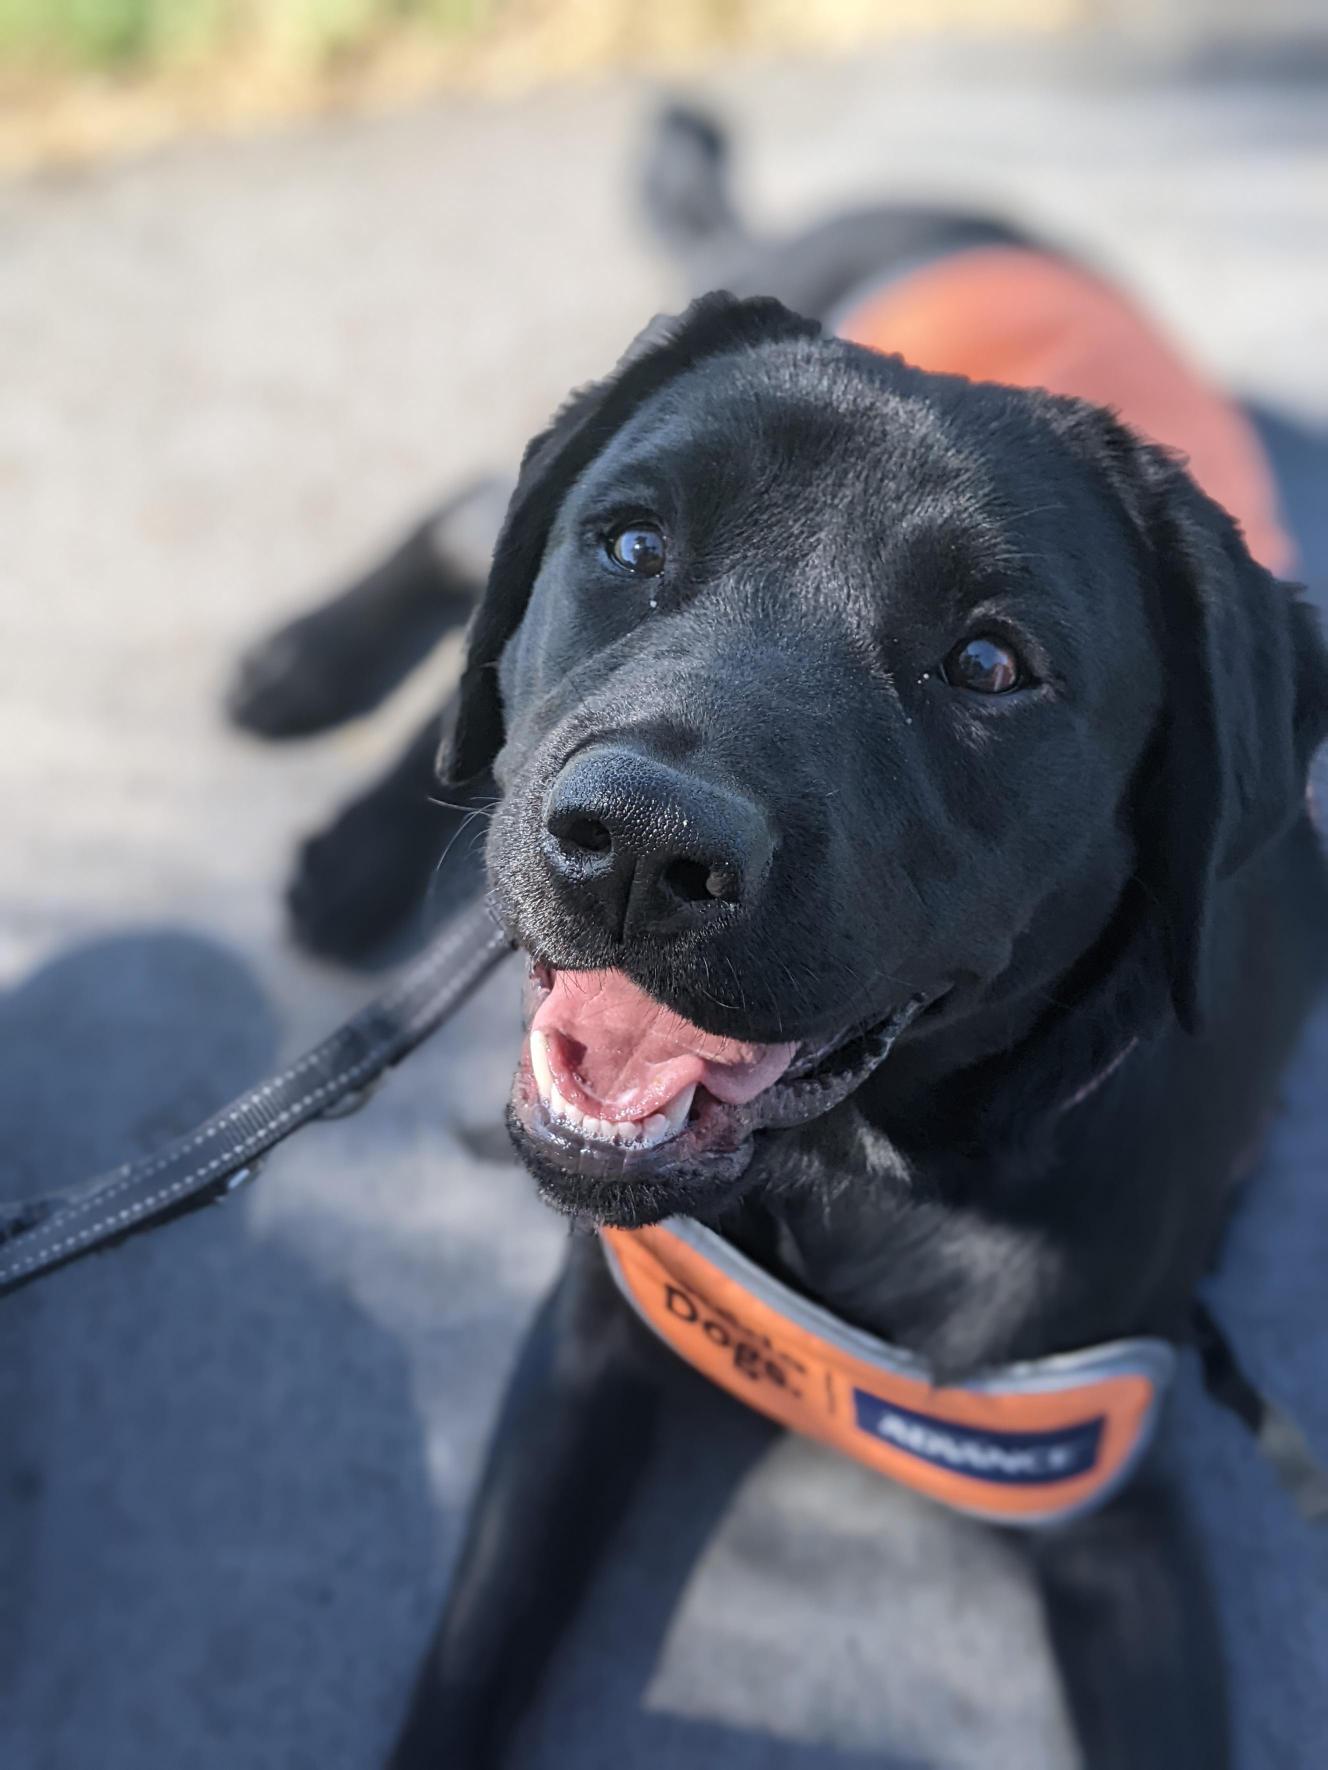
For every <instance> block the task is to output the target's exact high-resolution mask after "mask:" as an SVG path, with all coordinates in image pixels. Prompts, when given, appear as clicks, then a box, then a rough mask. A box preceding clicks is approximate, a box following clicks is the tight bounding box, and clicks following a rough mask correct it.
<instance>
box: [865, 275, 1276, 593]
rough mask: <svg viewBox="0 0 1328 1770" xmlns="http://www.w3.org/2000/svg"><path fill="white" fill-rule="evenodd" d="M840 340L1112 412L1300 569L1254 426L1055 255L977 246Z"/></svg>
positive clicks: (1271, 553) (1258, 547) (869, 297)
mask: <svg viewBox="0 0 1328 1770" xmlns="http://www.w3.org/2000/svg"><path fill="white" fill-rule="evenodd" d="M834 329H835V330H836V331H837V332H838V333H839V334H840V336H841V337H843V338H847V339H849V340H850V341H851V342H853V343H855V344H863V345H866V346H867V347H868V349H871V350H880V351H888V352H891V353H896V354H898V355H900V356H902V357H904V358H905V359H906V360H907V361H908V362H910V363H915V364H916V365H917V366H918V367H919V368H920V369H930V370H932V371H934V372H936V373H939V374H944V375H965V376H967V377H968V378H969V380H971V381H1001V382H1004V383H1006V385H1008V386H1015V387H1045V388H1047V389H1048V391H1050V392H1051V393H1061V394H1070V395H1072V396H1073V397H1075V398H1076V399H1084V400H1091V401H1092V402H1093V403H1094V404H1095V405H1099V406H1109V407H1111V409H1112V410H1113V411H1115V412H1116V413H1118V414H1119V416H1120V417H1121V418H1122V419H1124V421H1125V423H1126V424H1128V425H1130V426H1131V428H1133V429H1135V430H1138V431H1139V432H1140V433H1141V434H1142V435H1144V436H1146V437H1150V438H1151V439H1152V440H1153V441H1154V442H1159V443H1165V444H1166V445H1167V446H1168V447H1169V448H1173V449H1179V450H1180V451H1181V452H1182V453H1183V454H1184V455H1185V456H1186V457H1187V459H1188V461H1189V466H1190V471H1191V472H1192V473H1193V475H1194V477H1195V479H1196V480H1197V481H1198V482H1199V484H1200V485H1201V486H1202V487H1203V489H1204V491H1206V492H1207V493H1208V495H1209V497H1210V498H1214V499H1216V501H1217V502H1218V503H1219V504H1221V505H1222V506H1223V507H1224V509H1226V510H1227V511H1229V512H1230V514H1231V515H1232V516H1234V517H1235V518H1236V520H1237V521H1238V522H1239V523H1240V525H1241V527H1242V529H1243V530H1244V531H1245V539H1246V542H1247V543H1248V545H1249V549H1250V551H1251V553H1253V555H1254V557H1255V558H1256V559H1257V560H1259V561H1260V562H1261V564H1263V565H1265V566H1267V567H1268V569H1269V571H1272V572H1277V573H1280V574H1285V573H1286V572H1288V571H1290V570H1293V569H1294V566H1295V548H1294V546H1293V545H1292V542H1291V540H1290V538H1289V536H1288V534H1287V531H1286V528H1285V526H1284V525H1283V522H1282V519H1281V516H1280V514H1279V511H1278V507H1277V493H1276V490H1275V487H1274V483H1273V475H1272V470H1271V468H1270V467H1269V464H1268V461H1267V459H1266V457H1265V455H1264V451H1263V447H1262V444H1261V443H1260V441H1259V438H1258V435H1257V434H1256V432H1255V430H1254V427H1253V425H1252V424H1251V423H1250V422H1249V420H1248V419H1247V418H1246V417H1245V415H1244V413H1243V412H1241V411H1240V410H1239V408H1238V407H1237V406H1236V405H1235V404H1233V402H1232V401H1231V400H1229V399H1226V398H1224V397H1223V395H1222V394H1220V393H1219V392H1218V391H1217V390H1216V388H1214V387H1213V386H1211V385H1210V384H1209V382H1208V381H1207V380H1206V379H1205V377H1204V376H1203V375H1202V374H1201V373H1200V372H1199V370H1198V369H1197V368H1196V367H1195V366H1194V365H1193V364H1192V363H1190V362H1188V361H1187V360H1186V359H1185V357H1184V356H1183V355H1182V354H1181V352H1180V351H1179V350H1178V349H1177V348H1176V346H1175V345H1174V344H1173V343H1172V342H1171V341H1170V340H1169V339H1168V338H1166V337H1165V336H1164V335H1163V334H1162V333H1161V332H1160V331H1159V329H1158V328H1157V327H1156V326H1155V325H1153V324H1152V322H1151V321H1150V320H1149V319H1148V318H1147V317H1146V316H1145V315H1144V314H1143V313H1142V312H1141V311H1140V310H1139V309H1138V308H1137V307H1135V306H1134V304H1133V303H1132V302H1131V301H1129V300H1128V299H1127V298H1126V296H1124V295H1123V294H1122V293H1121V291H1120V290H1119V289H1116V288H1113V287H1112V285H1111V284H1110V283H1108V282H1106V281H1104V280H1103V279H1102V278H1101V277H1098V276H1095V275H1093V273H1092V272H1090V271H1087V270H1084V269H1082V268H1081V267H1079V266H1077V265H1073V264H1069V263H1067V262H1065V261H1064V260H1062V259H1060V258H1056V257H1053V256H1052V255H1051V254H1050V253H1047V252H1037V251H1033V250H1031V249H1029V248H1028V247H1021V246H974V247H971V248H969V249H967V250H965V251H960V252H955V253H952V254H950V255H949V256H947V257H943V258H938V259H936V260H934V261H932V262H930V263H927V264H923V265H920V266H918V267H917V268H916V269H914V270H909V271H905V272H904V273H903V274H902V275H900V276H898V277H896V278H894V279H892V280H891V281H889V282H887V283H885V284H884V285H882V286H881V287H880V288H878V289H876V290H874V291H870V292H864V293H863V294H862V295H861V296H859V297H856V298H853V299H851V300H850V301H849V302H848V303H847V304H846V306H845V308H844V309H843V311H842V312H841V313H840V314H839V315H838V316H837V318H836V323H835V328H834Z"/></svg>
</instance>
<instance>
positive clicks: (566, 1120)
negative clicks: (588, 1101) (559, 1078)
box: [530, 1032, 696, 1149]
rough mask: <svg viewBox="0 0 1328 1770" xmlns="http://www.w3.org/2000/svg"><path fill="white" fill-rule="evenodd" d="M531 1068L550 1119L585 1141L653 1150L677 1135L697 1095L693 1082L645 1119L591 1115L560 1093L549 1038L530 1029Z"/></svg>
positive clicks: (685, 1121)
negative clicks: (661, 1110)
mask: <svg viewBox="0 0 1328 1770" xmlns="http://www.w3.org/2000/svg"><path fill="white" fill-rule="evenodd" d="M530 1071H531V1074H532V1075H533V1076H534V1078H535V1087H536V1089H537V1090H538V1092H539V1097H540V1099H541V1100H542V1101H543V1103H544V1105H545V1107H546V1108H547V1110H548V1113H549V1116H550V1118H554V1119H557V1120H558V1121H559V1123H560V1124H564V1125H566V1126H567V1127H568V1128H569V1130H573V1131H576V1132H578V1133H579V1134H580V1135H581V1136H582V1137H584V1138H586V1139H587V1140H588V1141H591V1142H596V1143H617V1144H620V1145H625V1146H627V1147H629V1148H632V1149H653V1148H654V1146H655V1145H656V1144H658V1143H666V1142H667V1141H668V1139H669V1138H670V1137H676V1136H677V1135H678V1132H679V1131H681V1130H682V1128H683V1126H684V1125H685V1124H686V1123H687V1115H688V1113H689V1112H690V1111H691V1109H692V1100H693V1097H694V1096H695V1094H696V1084H695V1083H693V1084H692V1086H691V1087H690V1088H684V1089H683V1091H682V1093H681V1094H679V1095H677V1096H676V1097H675V1098H674V1099H673V1100H671V1101H670V1102H669V1104H668V1105H667V1106H666V1107H665V1108H664V1111H663V1112H655V1113H651V1115H650V1117H649V1118H648V1119H645V1120H644V1121H642V1120H639V1119H620V1120H618V1121H617V1122H616V1123H615V1122H614V1121H613V1120H611V1119H601V1118H596V1117H595V1116H594V1114H592V1113H587V1112H582V1111H581V1109H580V1107H578V1106H573V1104H572V1102H571V1101H570V1100H567V1099H565V1098H564V1097H563V1095H562V1094H561V1093H560V1092H559V1090H558V1084H557V1083H556V1082H555V1081H554V1079H553V1069H552V1066H551V1065H550V1063H549V1050H548V1041H547V1040H546V1039H545V1036H544V1034H543V1033H540V1032H532V1033H531V1035H530Z"/></svg>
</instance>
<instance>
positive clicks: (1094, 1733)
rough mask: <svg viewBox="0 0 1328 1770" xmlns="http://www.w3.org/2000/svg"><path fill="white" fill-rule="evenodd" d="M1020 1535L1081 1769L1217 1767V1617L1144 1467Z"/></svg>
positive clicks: (1180, 1529)
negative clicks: (1109, 1497)
mask: <svg viewBox="0 0 1328 1770" xmlns="http://www.w3.org/2000/svg"><path fill="white" fill-rule="evenodd" d="M1028 1545H1029V1548H1030V1552H1031V1554H1032V1558H1033V1564H1034V1567H1035V1569H1036V1572H1037V1576H1038V1582H1039V1586H1040V1589H1041V1594H1042V1600H1043V1604H1044V1607H1045V1611H1046V1616H1047V1622H1048V1626H1049V1629H1050V1633H1051V1640H1052V1647H1053V1651H1054V1652H1055V1654H1056V1659H1057V1663H1058V1665H1059V1667H1060V1671H1061V1676H1062V1678H1063V1680H1064V1683H1065V1689H1066V1694H1067V1696H1068V1698H1069V1703H1070V1711H1071V1715H1072V1717H1073V1720H1074V1724H1075V1728H1076V1731H1077V1733H1078V1737H1079V1742H1080V1746H1081V1748H1082V1750H1083V1754H1084V1764H1085V1766H1086V1770H1226V1766H1227V1765H1228V1763H1229V1762H1230V1758H1229V1748H1228V1742H1227V1710H1226V1680H1225V1675H1224V1669H1223V1664H1222V1651H1221V1645H1220V1642H1219V1639H1218V1628H1217V1618H1216V1614H1215V1611H1214V1609H1213V1606H1212V1603H1211V1600H1210V1598H1209V1594H1208V1588H1207V1581H1206V1579H1205V1576H1204V1572H1203V1568H1202V1564H1201V1562H1200V1558H1199V1556H1198V1553H1197V1551H1196V1550H1195V1548H1194V1546H1193V1545H1192V1543H1191V1541H1190V1538H1189V1534H1188V1531H1187V1529H1186V1526H1185V1520H1184V1518H1183V1517H1182V1515H1181V1511H1180V1507H1179V1505H1178V1504H1177V1502H1176V1499H1175V1497H1174V1495H1173V1494H1172V1492H1171V1490H1170V1489H1169V1487H1168V1486H1167V1485H1166V1484H1165V1483H1164V1482H1163V1481H1162V1480H1161V1479H1160V1478H1158V1477H1157V1476H1150V1475H1149V1474H1148V1472H1145V1473H1144V1474H1142V1475H1141V1476H1139V1477H1138V1478H1137V1479H1136V1481H1135V1482H1134V1484H1133V1485H1132V1486H1131V1487H1129V1488H1128V1489H1127V1490H1126V1491H1125V1493H1124V1494H1122V1495H1121V1496H1120V1497H1119V1498H1117V1499H1116V1500H1114V1501H1113V1502H1112V1503H1111V1504H1110V1505H1109V1506H1107V1507H1105V1508H1104V1509H1103V1510H1102V1511H1101V1512H1098V1513H1095V1514H1094V1515H1092V1516H1091V1517H1088V1518H1085V1519H1081V1520H1080V1521H1079V1522H1077V1523H1075V1524H1072V1525H1069V1526H1067V1527H1065V1528H1064V1529H1063V1530H1056V1531H1049V1532H1048V1533H1047V1534H1046V1535H1045V1536H1041V1535H1038V1536H1033V1537H1030V1538H1029V1539H1028Z"/></svg>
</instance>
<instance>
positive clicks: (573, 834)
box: [554, 817, 613, 854]
mask: <svg viewBox="0 0 1328 1770" xmlns="http://www.w3.org/2000/svg"><path fill="white" fill-rule="evenodd" d="M554 833H555V835H556V836H557V838H558V840H559V841H560V842H562V843H563V844H564V845H565V846H566V847H568V848H579V849H581V850H582V851H583V852H584V853H586V854H607V853H608V852H609V850H610V849H611V848H612V847H613V837H612V835H611V834H610V832H609V828H608V825H607V824H602V823H601V822H600V821H599V819H598V818H595V817H572V818H568V819H567V821H566V822H565V823H563V824H562V826H561V828H559V829H557V830H556V831H555V832H554Z"/></svg>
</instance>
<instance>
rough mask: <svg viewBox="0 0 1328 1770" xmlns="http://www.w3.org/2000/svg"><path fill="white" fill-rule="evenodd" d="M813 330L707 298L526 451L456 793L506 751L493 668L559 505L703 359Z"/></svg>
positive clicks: (453, 772)
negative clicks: (636, 416)
mask: <svg viewBox="0 0 1328 1770" xmlns="http://www.w3.org/2000/svg"><path fill="white" fill-rule="evenodd" d="M820 330H821V328H820V326H819V325H818V324H817V322H816V321H815V320H805V319H802V318H800V317H799V316H798V315H797V314H794V313H791V312H790V311H789V310H788V308H786V307H784V306H782V305H781V303H779V302H778V301H775V300H772V299H768V298H765V297H758V298H755V299H751V300H738V299H737V298H736V297H735V296H733V295H726V294H723V293H721V292H717V293H715V294H712V295H703V296H701V297H700V299H699V300H697V301H694V302H693V303H692V305H691V306H690V307H689V308H688V309H687V311H686V312H685V313H684V314H682V315H681V316H680V317H677V318H670V317H667V316H665V315H659V316H658V317H657V318H655V319H654V320H652V321H651V322H650V324H649V325H648V326H647V327H646V329H645V331H644V332H642V333H640V334H639V335H638V336H637V337H636V338H635V339H634V340H633V342H632V343H631V345H630V346H629V347H628V349H627V352H626V354H625V355H624V356H623V358H622V360H621V361H620V362H619V364H618V366H617V368H616V369H615V370H614V371H613V373H612V375H610V376H609V377H608V378H607V379H606V380H604V381H598V382H596V383H594V385H593V386H590V387H586V388H582V389H581V391H580V392H579V393H575V394H573V395H572V397H571V399H569V400H568V402H567V404H566V405H565V406H564V407H563V408H562V410H561V411H560V412H559V413H558V414H557V416H556V417H555V418H554V420H553V422H552V423H551V424H550V425H549V427H548V429H547V430H545V431H543V432H542V433H541V434H540V435H539V436H537V437H536V438H535V439H534V441H533V442H532V443H531V444H530V445H529V447H528V448H527V449H526V452H525V455H524V456H523V458H522V461H521V472H520V475H519V476H518V479H517V485H516V490H515V492H514V493H513V494H512V501H511V503H510V504H509V505H508V507H507V515H506V517H505V518H504V521H503V526H502V530H501V532H500V534H499V536H498V541H497V544H496V546H495V548H494V554H493V564H492V566H491V568H490V571H489V581H488V585H487V587H486V589H485V592H484V596H483V599H482V600H481V602H480V605H479V607H478V608H477V609H476V611H475V615H474V617H473V619H472V621H471V624H470V630H469V633H468V634H467V640H466V665H465V669H464V671H463V673H462V677H461V691H460V704H459V707H458V712H457V720H456V725H455V728H454V731H453V735H452V739H451V743H450V744H448V745H445V746H444V749H443V752H442V754H441V755H440V757H439V771H440V773H442V774H443V776H444V778H446V779H447V780H449V781H451V782H454V783H457V782H461V781H468V780H472V779H473V778H474V777H475V776H476V775H479V774H482V773H483V772H484V771H485V770H486V769H487V768H489V767H490V766H491V765H492V763H493V759H494V757H495V756H496V755H497V753H498V751H499V749H500V748H501V746H502V742H503V710H502V703H501V699H500V697H499V692H498V659H499V657H500V656H501V655H502V651H503V648H504V647H505V646H506V644H507V642H508V640H509V639H510V638H511V637H512V635H513V634H514V633H515V632H516V630H517V628H518V626H519V625H520V624H521V617H522V616H523V615H524V613H525V610H526V603H527V601H528V600H529V597H530V589H531V585H532V584H533V583H534V581H535V576H536V574H537V573H538V571H539V568H540V562H541V560H542V559H543V557H544V549H545V546H546V544H547V542H548V538H549V530H550V528H551V527H552V526H553V521H554V518H555V516H556V515H557V513H558V507H559V505H560V504H561V503H562V501H563V499H564V497H566V495H567V493H568V492H569V491H570V489H571V487H572V486H573V485H574V484H575V483H576V480H577V478H578V477H579V476H580V475H581V474H582V473H584V472H585V470H586V468H587V467H589V466H590V464H591V462H592V461H593V460H594V459H595V457H596V456H597V455H598V454H599V453H600V451H601V450H602V449H603V448H604V447H605V445H606V444H607V443H608V442H609V440H610V439H611V438H612V436H613V435H614V433H615V432H616V431H617V430H619V429H620V428H621V426H622V425H623V424H624V423H625V422H626V421H627V419H628V418H630V417H631V415H632V414H633V412H635V411H636V410H637V408H638V407H639V406H640V405H641V404H642V403H643V402H644V401H645V400H647V399H649V398H650V396H651V395H652V394H654V393H657V392H658V391H659V390H660V389H661V388H662V387H664V386H666V385H667V383H668V382H670V381H672V380H674V379H676V377H677V376H679V375H681V374H683V373H684V372H685V371H686V370H688V369H691V368H694V367H695V366H696V365H697V364H698V363H700V362H702V361H704V360H705V359H706V358H708V357H714V356H720V355H725V354H729V353H731V352H735V351H741V350H744V349H749V348H752V347H754V346H756V345H760V344H768V343H772V342H774V341H777V340H781V339H792V338H815V337H818V336H819V335H820Z"/></svg>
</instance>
